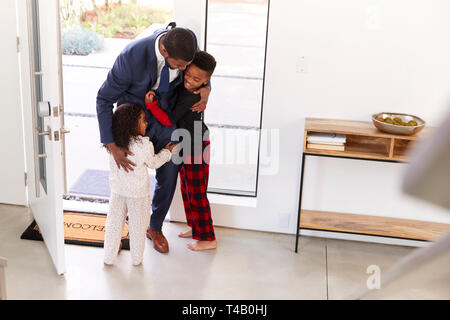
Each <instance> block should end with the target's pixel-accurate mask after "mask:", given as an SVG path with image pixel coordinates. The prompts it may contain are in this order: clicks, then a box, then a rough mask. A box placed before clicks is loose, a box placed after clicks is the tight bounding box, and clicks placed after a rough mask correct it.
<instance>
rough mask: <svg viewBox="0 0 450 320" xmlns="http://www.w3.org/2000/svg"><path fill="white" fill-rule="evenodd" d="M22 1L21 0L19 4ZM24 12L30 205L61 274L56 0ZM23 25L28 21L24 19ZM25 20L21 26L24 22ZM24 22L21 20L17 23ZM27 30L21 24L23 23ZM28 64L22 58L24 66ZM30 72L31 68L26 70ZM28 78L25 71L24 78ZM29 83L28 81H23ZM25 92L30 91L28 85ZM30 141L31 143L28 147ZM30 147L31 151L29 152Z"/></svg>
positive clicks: (26, 1)
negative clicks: (27, 84) (26, 56)
mask: <svg viewBox="0 0 450 320" xmlns="http://www.w3.org/2000/svg"><path fill="white" fill-rule="evenodd" d="M19 1H20V0H19ZM18 9H19V10H18V13H19V15H20V10H21V9H25V10H26V23H27V28H26V32H23V33H22V34H23V35H24V34H25V33H26V34H27V36H28V39H23V40H22V41H28V42H27V46H26V47H27V48H28V50H26V51H25V50H22V53H23V54H24V55H28V56H29V59H28V61H29V74H30V81H29V88H24V89H23V96H27V89H29V93H30V94H29V96H30V97H31V99H30V100H29V104H27V101H26V100H27V99H28V98H25V99H24V103H23V108H24V118H25V117H26V114H27V113H28V112H29V113H30V115H29V116H28V117H29V118H28V121H27V120H26V119H25V126H26V127H29V128H26V129H25V137H26V139H28V140H29V141H28V143H26V149H27V153H28V156H27V158H28V159H29V160H28V161H27V166H28V170H29V175H30V177H32V179H29V185H28V188H29V189H28V201H29V204H30V207H31V210H32V213H33V216H34V219H35V220H36V222H37V224H38V226H39V229H40V232H41V234H42V236H43V238H44V242H45V244H46V246H47V248H48V251H49V253H50V256H51V258H52V260H53V263H54V264H55V267H56V271H57V273H58V274H63V273H64V272H65V254H64V225H63V223H64V220H63V205H62V195H63V176H64V175H63V156H62V151H63V143H62V141H64V140H63V135H64V131H63V130H61V129H62V128H61V124H62V123H63V119H62V117H63V115H62V107H61V105H62V95H61V89H62V87H61V86H62V81H61V72H62V70H61V54H60V22H59V2H58V0H44V1H42V0H41V1H39V0H23V2H22V3H21V4H19V6H18ZM24 20H25V19H24ZM24 20H22V22H24ZM19 21H20V19H19ZM22 27H23V24H22ZM25 60H26V59H21V61H22V62H23V61H25ZM27 69H28V66H27ZM23 74H24V73H23V72H22V75H23ZM23 83H25V82H23ZM25 87H26V86H25ZM31 140H32V143H31V142H30V141H31ZM27 146H28V147H27Z"/></svg>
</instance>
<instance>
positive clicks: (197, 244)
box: [187, 240, 217, 251]
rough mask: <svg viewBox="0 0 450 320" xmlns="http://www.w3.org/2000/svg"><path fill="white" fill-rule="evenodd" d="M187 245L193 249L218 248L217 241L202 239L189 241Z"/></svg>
mask: <svg viewBox="0 0 450 320" xmlns="http://www.w3.org/2000/svg"><path fill="white" fill-rule="evenodd" d="M187 247H188V248H189V249H191V250H192V251H203V250H210V249H216V248H217V241H216V240H213V241H200V240H196V241H193V242H190V243H188V245H187Z"/></svg>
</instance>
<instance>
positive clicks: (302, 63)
mask: <svg viewBox="0 0 450 320" xmlns="http://www.w3.org/2000/svg"><path fill="white" fill-rule="evenodd" d="M296 71H297V73H308V59H307V57H306V56H298V57H297V63H296Z"/></svg>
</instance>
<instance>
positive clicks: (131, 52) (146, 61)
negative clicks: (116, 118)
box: [97, 29, 198, 152]
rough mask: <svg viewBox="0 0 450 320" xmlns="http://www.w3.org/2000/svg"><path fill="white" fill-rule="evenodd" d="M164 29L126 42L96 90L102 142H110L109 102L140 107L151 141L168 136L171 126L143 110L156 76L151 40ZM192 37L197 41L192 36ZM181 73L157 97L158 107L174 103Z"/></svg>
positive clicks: (168, 107)
mask: <svg viewBox="0 0 450 320" xmlns="http://www.w3.org/2000/svg"><path fill="white" fill-rule="evenodd" d="M167 31H168V30H167V29H159V30H157V31H155V32H154V33H153V34H152V35H150V36H148V37H146V38H143V39H140V40H137V41H134V42H132V43H130V44H129V45H128V46H127V47H125V49H124V50H123V51H122V52H121V53H120V54H119V56H118V57H117V59H116V61H115V62H114V65H113V67H112V69H111V70H110V71H109V73H108V76H107V78H106V80H105V82H104V83H103V85H102V86H101V87H100V89H99V91H98V93H97V118H98V122H99V127H100V139H101V142H102V143H104V144H107V143H110V142H114V137H113V133H112V114H113V104H114V103H116V102H117V105H120V104H122V103H125V102H131V103H135V104H138V105H140V106H141V107H142V109H143V110H144V111H145V112H146V119H147V121H148V123H149V125H148V127H147V132H146V136H148V137H150V139H151V140H152V141H153V142H154V143H155V144H156V143H158V140H162V139H164V140H167V139H168V138H169V139H170V135H171V132H172V131H173V130H174V129H175V125H174V126H172V127H169V128H167V127H164V126H163V125H161V124H160V123H159V122H158V121H157V120H156V119H155V118H154V117H153V115H152V114H151V113H150V112H148V110H146V109H145V94H146V93H147V91H148V90H150V89H151V88H152V87H153V85H154V84H155V83H156V81H157V77H158V73H157V70H158V69H157V58H156V54H155V41H156V39H157V38H158V36H159V35H161V34H162V33H165V32H167ZM192 34H194V33H193V32H192ZM194 37H195V34H194ZM195 39H196V41H197V38H196V37H195ZM197 50H198V48H197ZM183 74H184V73H183V72H182V71H180V73H179V76H178V77H177V78H176V79H175V80H173V81H172V82H171V83H170V86H169V90H168V91H167V92H166V93H164V94H163V95H162V96H161V97H160V102H161V104H160V106H161V108H162V109H163V110H165V111H167V112H170V111H172V109H173V107H174V106H175V102H176V99H177V97H176V90H175V89H176V88H177V87H178V86H179V85H180V84H182V83H183ZM167 141H169V140H167ZM155 149H156V148H155ZM158 149H159V148H158ZM155 151H156V152H158V150H155Z"/></svg>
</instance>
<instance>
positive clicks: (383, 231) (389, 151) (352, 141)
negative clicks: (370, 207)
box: [295, 118, 450, 252]
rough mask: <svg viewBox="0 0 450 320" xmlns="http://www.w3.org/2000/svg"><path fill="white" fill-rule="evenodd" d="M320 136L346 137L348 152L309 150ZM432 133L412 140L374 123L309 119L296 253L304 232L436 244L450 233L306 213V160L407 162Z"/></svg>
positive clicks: (409, 223)
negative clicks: (409, 153)
mask: <svg viewBox="0 0 450 320" xmlns="http://www.w3.org/2000/svg"><path fill="white" fill-rule="evenodd" d="M317 132H325V133H337V134H345V135H346V143H345V149H344V151H335V150H321V149H311V148H308V145H307V138H308V135H309V134H310V133H317ZM429 132H430V128H427V127H425V128H424V129H423V130H422V131H420V132H419V133H417V134H415V135H412V136H403V135H394V134H388V133H383V132H381V131H379V130H378V129H377V128H375V126H374V125H373V124H372V123H371V122H367V121H347V120H332V119H314V118H306V120H305V135H304V141H303V153H302V169H301V177H300V179H301V182H300V196H299V204H298V218H297V236H296V241H295V252H298V240H299V236H300V229H308V230H319V231H332V232H343V233H352V234H361V235H372V236H373V235H375V236H382V237H391V238H400V239H410V240H422V241H429V240H434V239H436V238H437V237H438V236H439V235H441V234H442V233H443V232H445V231H447V230H449V229H450V224H445V223H436V222H426V221H418V220H409V219H400V218H388V217H379V216H370V215H360V214H348V213H337V212H324V211H316V210H303V209H302V194H303V174H304V169H305V160H306V156H320V157H334V158H349V159H358V160H371V161H385V162H406V161H407V156H406V152H407V150H408V148H409V147H410V146H411V145H412V144H413V143H414V141H416V140H418V139H421V138H423V137H424V136H426V135H427V134H428V133H429Z"/></svg>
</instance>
